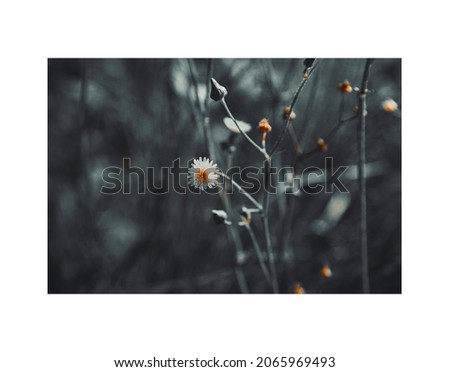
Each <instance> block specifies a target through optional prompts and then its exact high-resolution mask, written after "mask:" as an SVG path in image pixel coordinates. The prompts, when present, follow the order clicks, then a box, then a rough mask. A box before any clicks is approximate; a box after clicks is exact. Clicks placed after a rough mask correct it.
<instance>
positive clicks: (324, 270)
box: [320, 265, 333, 278]
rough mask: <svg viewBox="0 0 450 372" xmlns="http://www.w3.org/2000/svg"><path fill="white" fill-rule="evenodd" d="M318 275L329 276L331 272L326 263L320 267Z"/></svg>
mask: <svg viewBox="0 0 450 372" xmlns="http://www.w3.org/2000/svg"><path fill="white" fill-rule="evenodd" d="M320 275H321V276H323V277H324V278H330V277H331V276H332V275H333V272H332V271H331V269H330V267H329V266H328V265H325V266H324V267H322V268H321V269H320Z"/></svg>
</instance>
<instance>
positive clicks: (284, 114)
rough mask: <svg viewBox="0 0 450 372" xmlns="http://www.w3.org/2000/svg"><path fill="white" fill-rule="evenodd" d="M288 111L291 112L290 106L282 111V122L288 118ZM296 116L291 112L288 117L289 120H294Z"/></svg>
mask: <svg viewBox="0 0 450 372" xmlns="http://www.w3.org/2000/svg"><path fill="white" fill-rule="evenodd" d="M289 111H291V107H290V106H286V107H285V108H284V109H283V119H284V120H287V118H288V117H289ZM296 116H297V115H296V114H295V112H294V111H292V112H291V115H290V120H294V119H295V118H296Z"/></svg>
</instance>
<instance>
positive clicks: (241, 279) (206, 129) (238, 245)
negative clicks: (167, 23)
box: [188, 59, 249, 293]
mask: <svg viewBox="0 0 450 372" xmlns="http://www.w3.org/2000/svg"><path fill="white" fill-rule="evenodd" d="M188 64H189V71H190V74H191V79H192V84H193V85H194V89H195V92H196V99H197V103H198V110H199V111H200V114H203V120H202V124H203V135H204V139H205V146H206V150H207V151H208V155H209V158H210V159H217V157H216V154H215V150H214V140H213V138H212V135H211V127H210V125H209V122H210V119H209V97H206V98H205V102H204V111H203V110H202V105H201V101H200V96H199V93H198V81H197V78H196V74H195V71H194V66H193V65H191V62H190V60H189V59H188ZM212 69H213V63H212V59H210V60H209V61H208V68H207V74H206V75H207V76H206V86H209V84H210V80H211V75H212ZM221 199H222V202H223V205H224V207H225V211H226V212H227V214H228V216H230V218H231V224H230V225H229V229H227V234H228V239H229V240H230V241H231V240H232V241H233V243H234V246H235V249H236V265H235V267H234V273H235V276H236V280H237V283H238V286H239V290H240V291H241V293H249V288H248V284H247V281H246V279H245V274H244V270H243V268H242V262H240V257H242V256H243V255H244V249H243V247H242V241H241V238H240V235H239V231H238V228H237V223H236V221H234V219H233V209H232V206H231V203H230V200H229V199H228V197H227V194H226V192H223V193H221Z"/></svg>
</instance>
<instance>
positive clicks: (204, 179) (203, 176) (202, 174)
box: [195, 168, 209, 183]
mask: <svg viewBox="0 0 450 372" xmlns="http://www.w3.org/2000/svg"><path fill="white" fill-rule="evenodd" d="M195 179H196V180H197V181H198V182H200V183H208V180H209V175H208V172H207V170H206V169H204V168H200V170H199V171H198V172H197V173H196V174H195Z"/></svg>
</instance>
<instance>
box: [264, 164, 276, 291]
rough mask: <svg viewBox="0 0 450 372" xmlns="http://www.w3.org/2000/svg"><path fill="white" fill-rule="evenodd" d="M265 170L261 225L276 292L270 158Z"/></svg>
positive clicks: (273, 286)
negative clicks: (270, 207) (271, 218)
mask: <svg viewBox="0 0 450 372" xmlns="http://www.w3.org/2000/svg"><path fill="white" fill-rule="evenodd" d="M264 166H265V172H264V185H265V194H264V213H263V216H262V218H263V225H264V237H265V240H266V249H267V254H268V256H269V265H270V271H271V276H272V289H273V291H274V293H278V291H279V289H278V279H277V270H276V266H275V256H274V252H273V248H272V238H271V236H270V229H269V226H270V225H269V201H270V192H269V190H268V187H269V186H270V166H271V160H270V158H269V159H267V160H266V161H265V162H264Z"/></svg>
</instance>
